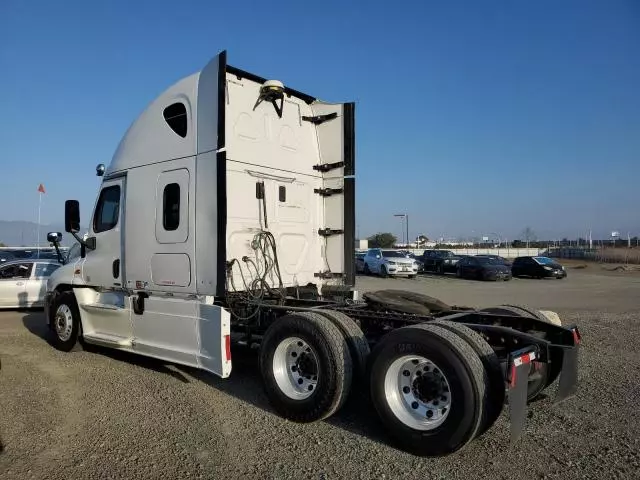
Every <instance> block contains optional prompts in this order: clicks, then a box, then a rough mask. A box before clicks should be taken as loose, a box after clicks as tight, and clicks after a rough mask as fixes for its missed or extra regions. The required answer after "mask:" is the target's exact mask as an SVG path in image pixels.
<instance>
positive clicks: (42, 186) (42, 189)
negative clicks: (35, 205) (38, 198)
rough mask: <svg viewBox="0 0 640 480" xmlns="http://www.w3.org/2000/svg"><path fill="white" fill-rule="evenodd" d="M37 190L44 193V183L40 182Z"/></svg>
mask: <svg viewBox="0 0 640 480" xmlns="http://www.w3.org/2000/svg"><path fill="white" fill-rule="evenodd" d="M38 192H40V193H44V185H43V184H40V186H39V187H38Z"/></svg>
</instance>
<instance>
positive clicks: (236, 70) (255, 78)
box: [227, 65, 316, 103]
mask: <svg viewBox="0 0 640 480" xmlns="http://www.w3.org/2000/svg"><path fill="white" fill-rule="evenodd" d="M227 72H229V73H230V74H232V75H235V76H236V77H239V78H246V79H247V80H251V81H253V82H256V83H259V84H260V85H262V84H263V83H264V82H266V81H267V79H266V78H262V77H260V76H258V75H255V74H253V73H249V72H246V71H244V70H240V69H239V68H236V67H232V66H231V65H227ZM284 92H285V93H286V94H287V95H291V96H292V97H297V98H299V99H300V100H302V101H303V102H305V103H313V102H315V100H316V99H315V97H312V96H311V95H307V94H306V93H302V92H299V91H298V90H294V89H293V88H289V87H285V88H284Z"/></svg>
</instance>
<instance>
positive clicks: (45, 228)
mask: <svg viewBox="0 0 640 480" xmlns="http://www.w3.org/2000/svg"><path fill="white" fill-rule="evenodd" d="M80 231H81V232H84V229H81V230H80ZM49 232H62V246H66V247H69V246H71V245H73V243H74V242H75V239H74V238H73V237H72V236H71V234H70V233H66V232H65V231H64V225H40V246H42V247H48V246H49V242H47V233H49ZM0 243H4V244H5V245H6V246H7V247H22V246H25V247H35V246H37V245H38V224H37V223H35V222H13V221H6V220H0Z"/></svg>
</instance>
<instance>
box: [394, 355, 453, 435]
mask: <svg viewBox="0 0 640 480" xmlns="http://www.w3.org/2000/svg"><path fill="white" fill-rule="evenodd" d="M384 393H385V397H386V400H387V404H388V405H389V408H390V409H391V411H392V412H393V414H394V415H395V416H396V417H397V418H398V420H400V421H401V422H402V423H403V424H405V425H406V426H407V427H410V428H412V429H414V430H421V431H428V430H433V429H435V428H437V427H439V426H440V425H442V424H443V423H444V421H445V420H446V419H447V417H448V416H449V412H450V410H451V389H450V388H449V382H448V380H447V378H446V376H445V375H444V373H443V372H442V370H440V368H438V366H437V365H436V364H435V363H433V362H432V361H431V360H429V359H427V358H425V357H422V356H419V355H405V356H402V357H400V358H397V359H396V360H395V361H394V362H393V363H391V365H390V366H389V368H388V369H387V373H386V375H385V379H384Z"/></svg>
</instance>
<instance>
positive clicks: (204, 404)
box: [0, 269, 640, 479]
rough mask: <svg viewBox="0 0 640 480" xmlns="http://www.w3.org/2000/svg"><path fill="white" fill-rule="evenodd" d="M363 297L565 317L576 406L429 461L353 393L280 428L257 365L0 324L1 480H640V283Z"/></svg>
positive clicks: (630, 279) (449, 287)
mask: <svg viewBox="0 0 640 480" xmlns="http://www.w3.org/2000/svg"><path fill="white" fill-rule="evenodd" d="M358 288H359V289H360V290H371V289H380V288H402V289H411V290H415V291H418V292H424V293H427V294H430V295H433V296H436V297H439V298H441V299H442V300H444V301H446V302H449V303H452V304H458V305H471V306H488V305H493V304H498V303H504V302H510V303H522V304H528V305H531V306H534V307H537V308H545V309H553V310H556V311H558V312H559V313H560V314H561V316H562V318H563V321H564V322H565V323H568V322H577V323H578V324H579V325H580V327H581V329H582V333H583V348H582V354H581V369H580V372H581V373H580V381H581V386H580V390H579V393H578V396H577V397H575V398H572V399H570V400H568V401H566V402H564V403H563V404H560V405H557V406H553V405H551V402H550V400H549V399H542V400H540V401H538V402H535V404H534V405H532V406H531V407H530V417H531V418H530V419H529V421H528V424H527V427H526V431H525V435H524V437H523V438H522V439H521V441H520V442H519V443H518V444H517V445H515V446H510V445H509V443H508V424H507V422H506V421H505V418H504V416H503V417H502V418H501V419H499V420H498V422H497V423H496V424H495V425H494V427H493V428H492V429H491V430H490V431H489V432H488V433H487V434H485V435H484V436H483V437H482V438H479V439H476V440H475V441H474V442H472V443H471V444H470V445H469V446H468V447H467V448H466V449H464V450H463V451H461V452H458V453H456V454H454V455H452V456H449V457H446V458H441V459H426V458H418V457H413V456H411V455H408V454H405V453H403V452H401V451H398V450H397V449H395V448H393V446H391V445H390V443H389V442H388V439H387V437H386V436H385V434H384V432H383V431H382V430H381V428H380V426H379V425H378V423H377V420H376V417H375V415H374V413H373V412H372V407H371V406H370V405H369V404H368V402H367V401H366V400H365V399H364V398H363V396H362V395H358V394H357V392H356V394H355V395H352V398H351V399H350V401H349V402H348V404H347V405H346V407H345V408H344V409H343V410H342V411H340V412H338V414H337V415H336V416H335V417H333V418H331V419H330V420H329V421H326V422H319V423H316V424H312V425H297V424H294V423H291V422H287V421H285V420H282V419H281V418H279V417H277V416H276V415H275V414H274V413H272V411H271V409H270V407H269V405H268V404H267V401H266V398H265V396H264V394H263V393H262V387H261V383H260V377H259V376H258V371H257V368H256V364H257V357H256V355H255V354H252V353H250V352H242V351H237V350H234V367H233V368H234V373H233V374H232V375H231V377H230V378H229V379H227V380H221V379H218V378H216V377H213V376H210V375H206V374H203V373H200V372H198V371H194V370H191V369H187V368H183V367H176V366H171V365H164V364H162V363H161V362H159V361H155V360H151V359H145V358H143V357H138V356H134V355H128V354H123V353H121V352H116V351H111V350H103V349H92V350H91V351H88V352H87V351H84V352H74V353H71V354H64V353H61V352H58V351H56V350H54V349H53V348H52V347H50V346H49V345H48V344H47V343H46V342H45V340H44V339H43V336H44V334H45V328H44V318H43V316H42V313H41V312H26V313H25V312H0V360H1V361H2V368H1V370H0V437H1V439H2V442H3V444H4V451H3V452H2V453H0V478H3V479H29V478H37V479H43V478H59V479H72V478H136V479H138V478H247V477H251V478H349V479H357V478H374V477H375V478H400V477H402V478H420V479H425V478H447V479H449V478H465V479H471V478H495V479H499V478H508V477H512V478H519V477H522V476H523V474H525V475H526V477H527V478H562V479H567V478H638V476H637V475H638V472H639V471H640V454H639V453H640V409H638V408H637V405H638V404H640V381H639V380H638V379H639V378H640V357H639V356H638V355H637V350H638V343H637V338H639V337H640V294H639V293H638V292H640V276H639V275H633V274H625V273H620V274H615V273H606V274H605V273H602V272H599V271H596V270H594V269H587V270H571V271H570V272H569V278H567V279H565V280H519V279H514V280H513V281H511V282H506V283H497V284H494V283H483V282H474V281H465V280H459V279H455V278H441V277H429V276H427V277H423V278H419V279H417V280H382V279H376V278H360V279H359V285H358ZM633 472H636V473H635V474H634V473H633Z"/></svg>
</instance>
